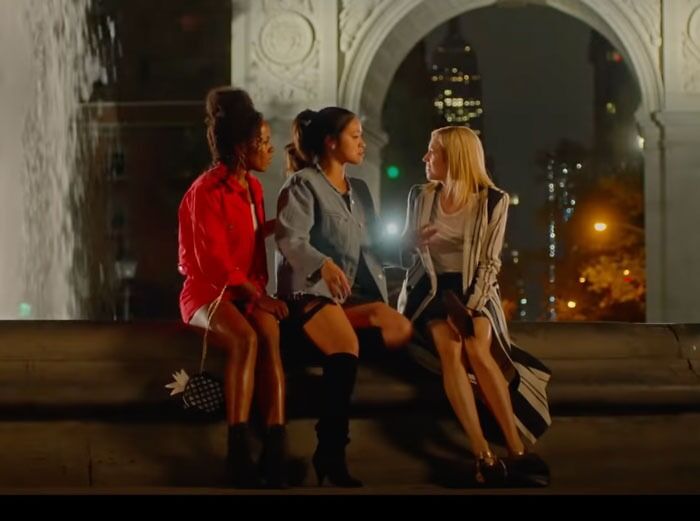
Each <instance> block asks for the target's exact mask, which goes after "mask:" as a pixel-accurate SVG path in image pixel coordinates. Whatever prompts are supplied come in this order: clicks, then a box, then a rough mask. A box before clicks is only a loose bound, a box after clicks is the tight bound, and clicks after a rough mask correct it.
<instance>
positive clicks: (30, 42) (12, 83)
mask: <svg viewBox="0 0 700 521" xmlns="http://www.w3.org/2000/svg"><path fill="white" fill-rule="evenodd" d="M91 7H92V0H50V1H47V0H0V319H17V318H32V319H41V320H44V319H71V318H85V317H86V311H85V310H84V309H81V308H82V305H81V299H82V297H83V296H84V295H83V294H84V293H85V291H87V289H86V283H85V282H83V281H84V280H85V277H84V276H83V274H81V273H80V269H81V268H80V266H81V265H83V264H84V263H80V262H76V258H77V257H79V256H80V254H81V252H80V247H81V241H80V240H79V239H76V233H75V231H76V227H77V223H76V218H77V215H78V214H79V212H76V211H75V209H76V208H80V206H81V200H82V198H83V197H84V191H83V187H84V171H85V168H84V164H83V162H82V160H83V159H84V158H85V157H87V155H88V154H89V152H90V150H91V142H92V141H93V140H94V138H95V133H94V131H93V130H91V129H90V125H86V124H85V118H84V117H83V114H84V111H83V110H82V107H81V103H82V102H85V101H88V100H89V98H90V96H91V93H92V89H93V85H95V82H96V81H100V80H101V81H103V82H104V81H105V79H106V74H107V71H106V70H105V68H104V67H103V66H102V65H101V63H100V58H99V53H98V52H97V45H96V44H95V41H96V38H95V36H94V35H91V32H90V29H89V25H88V17H89V15H90V9H91ZM112 36H113V35H112Z"/></svg>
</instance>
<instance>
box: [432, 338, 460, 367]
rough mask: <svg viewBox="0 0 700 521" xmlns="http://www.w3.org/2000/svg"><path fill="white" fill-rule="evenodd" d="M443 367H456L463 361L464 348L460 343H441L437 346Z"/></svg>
mask: <svg viewBox="0 0 700 521" xmlns="http://www.w3.org/2000/svg"><path fill="white" fill-rule="evenodd" d="M435 349H436V350H437V352H438V355H440V363H441V365H442V366H443V367H455V366H457V365H459V364H460V363H461V361H462V346H461V345H460V343H459V342H440V343H436V344H435Z"/></svg>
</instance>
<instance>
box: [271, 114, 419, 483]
mask: <svg viewBox="0 0 700 521" xmlns="http://www.w3.org/2000/svg"><path fill="white" fill-rule="evenodd" d="M293 134H294V136H293V143H291V144H289V145H288V146H287V163H288V170H289V171H290V172H294V173H293V174H292V175H291V176H290V177H289V178H288V179H287V181H286V183H285V184H284V186H283V187H282V190H281V192H280V196H279V200H278V204H277V226H276V230H275V238H276V240H277V246H278V247H279V250H280V252H281V253H282V255H283V257H284V258H283V259H281V260H280V262H279V263H278V270H277V273H278V277H277V278H278V295H279V296H280V298H283V299H285V300H286V301H287V303H288V304H289V308H290V315H291V317H293V318H294V319H296V320H297V322H298V323H299V324H300V325H301V326H302V327H303V330H304V332H305V333H306V335H307V336H308V337H309V339H310V340H311V341H312V343H313V344H314V345H315V346H316V347H317V348H318V349H319V350H320V351H321V353H323V354H324V355H325V359H324V363H323V380H322V381H323V383H322V385H323V391H322V393H321V397H322V398H321V400H322V404H321V413H320V418H319V421H318V423H317V424H316V433H317V436H318V447H317V449H316V452H315V453H314V457H313V464H314V468H315V470H316V474H317V477H318V481H319V485H320V484H322V483H323V480H324V478H325V477H326V476H328V478H329V480H330V481H331V482H332V483H333V484H335V485H337V486H346V487H358V486H361V485H362V483H361V482H360V481H359V480H357V479H355V478H353V477H352V476H351V475H350V474H349V472H348V469H347V465H346V461H345V446H346V445H347V443H348V442H349V438H348V433H349V408H350V398H351V395H352V391H353V387H354V384H355V377H356V374H357V360H358V355H359V349H360V345H362V346H363V348H366V347H368V345H370V344H371V345H373V346H376V345H382V346H385V347H388V348H396V347H400V346H402V345H404V344H405V343H406V342H408V340H409V339H410V337H411V324H410V322H409V321H408V319H407V318H405V317H404V316H402V315H401V314H400V313H398V312H397V311H396V310H394V309H392V308H391V307H390V306H388V305H387V288H386V280H385V278H384V273H383V269H382V265H381V262H380V261H379V259H378V258H377V255H376V254H375V251H374V247H375V246H376V230H377V216H376V212H375V209H374V203H373V201H372V197H371V195H370V192H369V189H368V187H367V185H366V184H365V182H364V181H362V180H360V179H357V178H351V177H349V176H347V175H346V172H345V165H346V164H352V165H357V164H360V163H361V162H362V160H363V158H364V154H365V142H364V140H363V138H362V124H361V123H360V120H359V119H358V118H357V116H355V114H353V113H352V112H350V111H348V110H346V109H343V108H339V107H327V108H325V109H323V110H321V111H319V112H315V111H312V110H305V111H303V112H301V113H300V114H299V115H298V116H297V117H296V118H295V120H294V124H293Z"/></svg>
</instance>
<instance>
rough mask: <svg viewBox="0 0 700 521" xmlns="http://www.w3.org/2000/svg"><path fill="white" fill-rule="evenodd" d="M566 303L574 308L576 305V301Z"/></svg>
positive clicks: (570, 307)
mask: <svg viewBox="0 0 700 521" xmlns="http://www.w3.org/2000/svg"><path fill="white" fill-rule="evenodd" d="M566 305H567V307H568V308H569V309H574V308H575V307H576V301H574V300H570V301H569V302H567V303H566Z"/></svg>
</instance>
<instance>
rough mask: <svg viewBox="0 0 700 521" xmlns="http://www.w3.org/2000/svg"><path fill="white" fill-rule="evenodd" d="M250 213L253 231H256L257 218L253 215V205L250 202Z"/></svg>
mask: <svg viewBox="0 0 700 521" xmlns="http://www.w3.org/2000/svg"><path fill="white" fill-rule="evenodd" d="M250 215H251V216H252V217H253V231H254V232H257V231H258V218H257V217H256V215H255V205H254V204H253V203H250Z"/></svg>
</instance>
